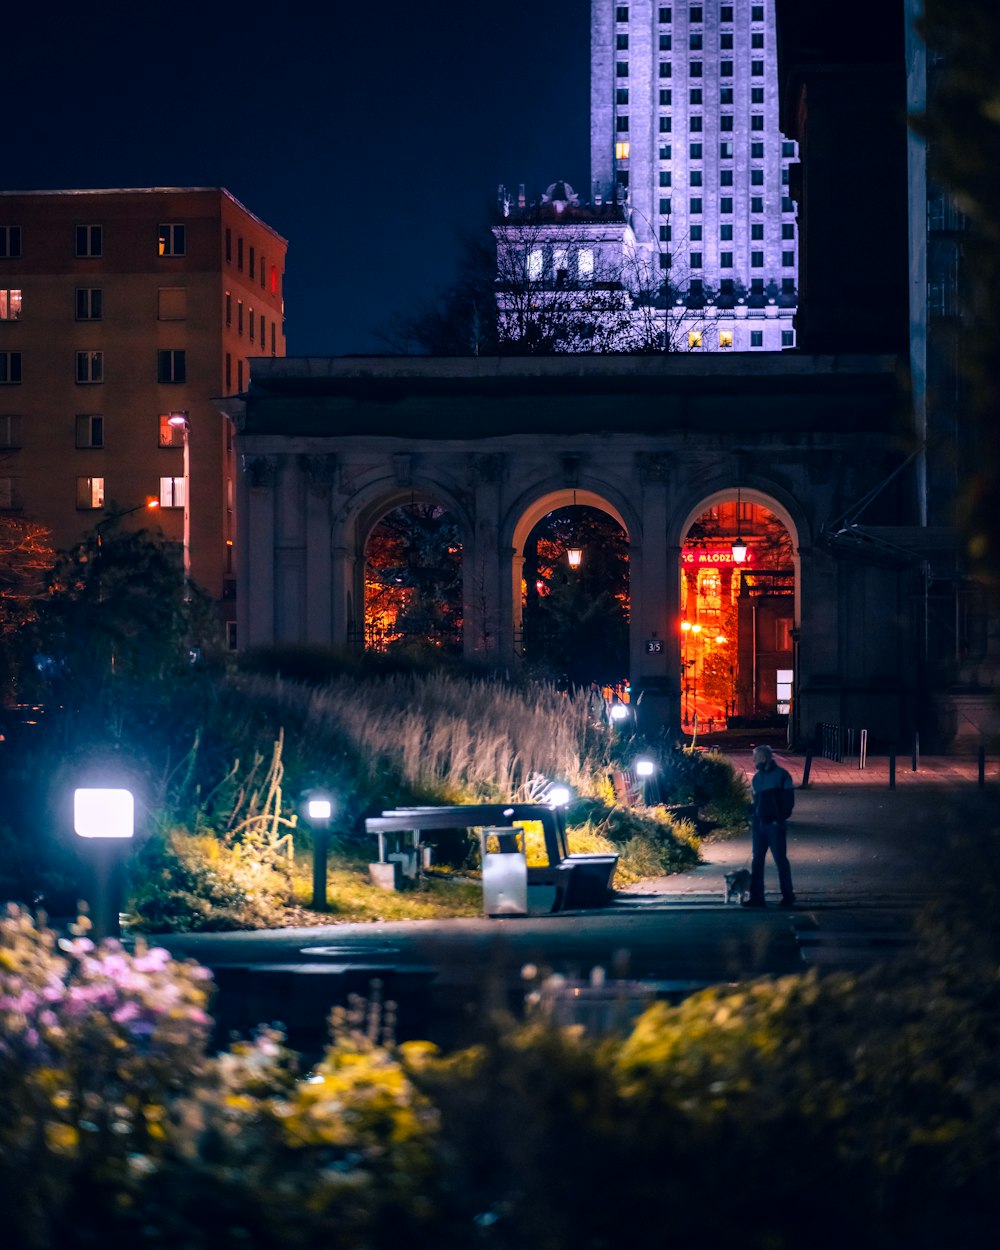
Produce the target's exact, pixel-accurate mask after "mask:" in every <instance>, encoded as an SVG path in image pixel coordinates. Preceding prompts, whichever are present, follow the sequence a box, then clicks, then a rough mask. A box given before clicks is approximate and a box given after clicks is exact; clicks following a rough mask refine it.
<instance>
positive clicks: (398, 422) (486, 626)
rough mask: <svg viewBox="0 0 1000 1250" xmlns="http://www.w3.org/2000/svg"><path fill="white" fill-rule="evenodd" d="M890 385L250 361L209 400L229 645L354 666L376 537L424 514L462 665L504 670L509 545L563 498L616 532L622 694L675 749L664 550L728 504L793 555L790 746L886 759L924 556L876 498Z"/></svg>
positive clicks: (899, 443)
mask: <svg viewBox="0 0 1000 1250" xmlns="http://www.w3.org/2000/svg"><path fill="white" fill-rule="evenodd" d="M896 365H897V362H896V360H895V358H893V357H889V356H879V357H873V356H845V357H814V356H806V355H794V356H790V355H781V356H779V355H753V356H750V355H733V356H720V355H715V356H698V355H695V354H682V355H667V356H660V357H643V356H615V357H610V356H605V357H586V356H562V357H546V358H509V357H508V358H500V359H492V358H491V359H484V358H478V359H477V358H472V359H453V360H444V359H434V358H419V357H417V358H412V357H409V358H385V359H362V358H358V359H351V358H333V359H324V358H301V359H294V358H289V359H282V360H259V361H254V364H253V373H252V385H251V387H250V391H249V393H248V394H247V395H246V396H244V397H243V399H242V400H241V401H239V403H238V405H237V404H234V403H233V401H226V402H227V405H228V410H229V412H230V415H232V416H233V417H234V419H235V423H236V427H237V433H236V449H237V453H238V455H239V458H240V464H241V473H240V478H239V493H238V523H239V531H238V532H239V544H238V574H239V591H238V603H239V616H238V621H239V626H238V629H239V643H240V646H241V648H244V647H248V646H260V645H268V644H273V643H313V644H335V645H341V646H343V645H358V646H360V645H361V642H360V640H361V638H362V637H363V611H364V587H363V576H364V549H365V543H366V541H367V538H368V535H369V534H370V532H371V529H372V527H373V526H374V525H375V524H376V523H377V521H378V520H379V518H380V517H381V516H383V515H384V514H385V513H386V512H387V511H389V510H390V509H391V508H393V507H397V506H399V505H400V504H401V503H406V502H409V501H410V500H411V499H412V500H416V501H421V500H434V501H436V502H438V503H440V504H442V505H444V506H445V507H447V508H448V509H449V510H450V511H451V512H452V513H453V514H454V516H455V517H456V518H457V520H458V523H459V526H460V528H461V532H462V542H463V569H464V572H463V587H464V620H465V629H464V638H465V642H464V645H465V651H466V654H468V655H474V656H479V657H486V658H493V659H495V660H496V661H498V662H499V663H501V664H511V663H514V662H515V661H516V653H517V640H518V636H519V635H518V630H519V614H520V593H519V591H520V567H521V561H522V557H523V547H524V540H525V538H526V536H527V534H528V532H529V530H530V529H531V526H532V525H533V524H534V523H535V522H536V521H537V520H538V519H539V518H540V517H541V516H543V515H544V514H545V513H546V512H548V511H550V510H552V509H553V508H555V507H559V506H565V505H566V504H568V503H571V502H572V501H573V499H574V497H575V500H576V502H577V503H579V504H589V505H591V506H595V507H600V508H603V509H604V510H605V511H607V512H609V513H610V514H611V515H612V516H614V517H615V518H616V519H617V520H618V521H619V522H620V523H621V524H622V525H623V527H624V528H625V530H626V532H627V534H628V537H629V555H630V597H631V624H630V676H631V680H632V685H633V690H634V691H637V692H641V693H642V694H643V704H642V707H643V709H644V712H645V713H646V715H648V716H649V717H650V718H651V719H655V720H657V721H660V722H663V723H666V724H667V725H668V726H671V727H676V726H677V724H678V715H679V710H678V709H679V695H680V680H679V663H680V658H679V655H680V653H679V629H678V626H679V595H680V572H679V561H680V551H681V545H682V543H683V540H684V536H685V535H686V533H687V529H688V527H689V525H690V523H691V521H692V520H693V519H694V518H695V517H696V516H697V515H698V514H699V513H700V512H702V511H703V510H704V509H705V508H706V507H709V506H711V504H712V503H713V502H716V501H718V500H720V499H722V498H723V497H729V498H732V496H733V494H734V493H735V492H736V490H737V488H739V489H740V490H741V492H742V496H743V498H744V499H745V500H747V501H748V502H757V503H761V504H763V505H765V506H766V507H767V508H769V509H771V511H772V512H774V513H776V514H777V516H778V517H779V519H780V520H781V521H782V522H783V523H784V524H785V526H786V528H787V529H788V531H789V533H790V534H791V536H792V540H793V546H794V550H795V561H796V579H795V582H796V600H795V631H794V637H795V640H796V650H797V654H796V665H795V668H796V685H795V704H794V708H795V714H794V720H795V725H796V736H797V737H798V738H799V740H802V739H803V738H804V737H805V736H807V735H811V733H812V730H813V727H814V725H815V723H816V722H817V721H835V722H838V723H841V724H853V725H858V726H864V727H867V728H868V729H869V730H870V731H871V733H872V735H873V738H874V739H876V740H877V739H881V740H883V741H897V740H900V736H901V735H902V734H903V733H905V732H906V731H907V730H908V729H909V728H910V727H911V726H912V725H913V723H914V717H915V715H916V711H915V702H914V699H915V693H916V685H915V676H914V666H913V664H912V660H911V657H912V649H911V646H910V641H909V638H910V633H911V632H912V621H911V619H910V616H911V601H912V593H913V589H912V581H913V576H914V574H913V570H914V568H915V567H916V566H917V565H919V563H920V561H921V560H922V559H924V558H925V555H926V553H925V552H924V550H923V547H926V545H927V541H928V534H927V532H926V530H914V529H913V528H911V505H910V501H909V498H908V494H907V491H906V489H905V480H906V477H905V474H900V473H897V474H896V476H895V477H891V475H892V474H893V471H894V470H896V469H898V467H899V465H900V464H901V463H902V462H903V461H904V459H905V456H906V453H907V451H908V450H909V447H908V446H907V445H906V442H905V431H904V432H902V436H901V432H900V430H899V428H898V427H899V419H900V412H901V411H903V403H902V397H901V394H900V390H899V384H898V375H897V368H896ZM887 480H888V482H889V484H888V485H887V486H886V487H885V488H884V489H882V490H881V491H880V490H879V488H880V486H882V484H883V483H885V482H886V481H887ZM869 497H871V501H870V502H869V503H868V504H867V505H866V513H865V521H866V522H868V523H869V525H868V529H867V530H866V531H865V532H866V534H867V535H869V536H870V543H869V546H868V548H866V549H865V551H864V552H863V553H862V558H858V557H857V555H856V554H855V553H856V551H857V550H858V544H857V543H854V544H851V548H850V553H849V556H847V555H845V554H843V553H842V552H841V550H840V549H839V547H838V538H837V528H838V526H840V525H841V524H842V521H843V518H844V517H845V516H847V515H848V514H850V513H851V511H852V509H853V508H854V507H855V505H857V504H858V503H859V502H860V501H864V500H867V499H869ZM873 526H874V527H875V528H874V529H873V528H872V527H873ZM857 528H858V527H857V526H853V529H854V530H857ZM887 536H891V541H886V539H887ZM921 544H923V547H922V548H921V554H920V555H916V554H915V555H913V556H912V558H911V557H910V556H909V555H908V552H909V551H910V550H914V549H915V548H916V547H918V546H920V545H921ZM947 546H948V543H947V542H944V543H943V547H947ZM892 553H896V554H895V555H893V554H892Z"/></svg>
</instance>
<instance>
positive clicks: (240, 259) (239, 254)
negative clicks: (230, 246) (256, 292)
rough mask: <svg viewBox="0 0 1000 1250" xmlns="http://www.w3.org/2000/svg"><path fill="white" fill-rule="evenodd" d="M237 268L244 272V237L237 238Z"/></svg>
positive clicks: (238, 236)
mask: <svg viewBox="0 0 1000 1250" xmlns="http://www.w3.org/2000/svg"><path fill="white" fill-rule="evenodd" d="M236 268H237V269H238V270H239V271H240V273H242V272H243V236H242V235H239V234H238V235H237V236H236Z"/></svg>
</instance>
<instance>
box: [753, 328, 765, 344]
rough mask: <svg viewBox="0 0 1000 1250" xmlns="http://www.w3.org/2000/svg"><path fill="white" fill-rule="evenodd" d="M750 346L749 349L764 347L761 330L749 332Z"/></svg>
mask: <svg viewBox="0 0 1000 1250" xmlns="http://www.w3.org/2000/svg"><path fill="white" fill-rule="evenodd" d="M750 346H751V347H763V346H764V331H763V330H751V331H750Z"/></svg>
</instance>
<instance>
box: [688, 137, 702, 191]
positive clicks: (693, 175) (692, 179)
mask: <svg viewBox="0 0 1000 1250" xmlns="http://www.w3.org/2000/svg"><path fill="white" fill-rule="evenodd" d="M691 146H692V147H701V144H700V143H697V144H692V145H691ZM691 155H692V156H694V155H695V153H694V152H692V153H691ZM700 155H701V153H700V152H699V153H698V156H700ZM688 182H689V183H690V184H691V186H692V187H700V186H701V170H700V169H692V170H691V172H690V174H689V175H688Z"/></svg>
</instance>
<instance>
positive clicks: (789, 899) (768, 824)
mask: <svg viewBox="0 0 1000 1250" xmlns="http://www.w3.org/2000/svg"><path fill="white" fill-rule="evenodd" d="M753 763H754V774H753V781H752V782H751V786H750V788H751V790H752V791H753V806H752V808H751V828H752V835H753V841H752V846H753V859H752V861H751V864H750V897H749V898H748V899H747V900H746V902H745V903H744V904H743V906H744V907H766V906H767V904H766V903H765V901H764V860H765V858H766V856H767V853H768V851H770V852H771V858H772V859H773V860H774V866H775V867H776V868H777V870H778V885H779V886H780V888H781V906H782V907H792V906H794V904H795V893H794V891H793V890H792V870H791V868H790V867H789V864H788V848H787V841H788V834H787V824H786V822H787V820H788V818H789V816H791V814H792V809H793V808H794V806H795V783H794V782H793V781H792V778H791V774H790V773H789V772H788V771H787V769H784V768H782V767H781V765H780V764H778V763H777V761H776V760H775V758H774V752H773V751H772V750H771V748H770V747H767V746H760V747H755V748H754V753H753Z"/></svg>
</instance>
